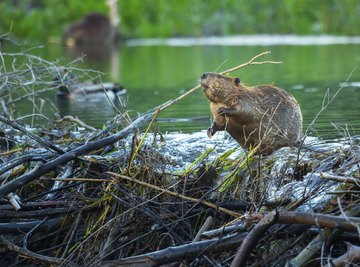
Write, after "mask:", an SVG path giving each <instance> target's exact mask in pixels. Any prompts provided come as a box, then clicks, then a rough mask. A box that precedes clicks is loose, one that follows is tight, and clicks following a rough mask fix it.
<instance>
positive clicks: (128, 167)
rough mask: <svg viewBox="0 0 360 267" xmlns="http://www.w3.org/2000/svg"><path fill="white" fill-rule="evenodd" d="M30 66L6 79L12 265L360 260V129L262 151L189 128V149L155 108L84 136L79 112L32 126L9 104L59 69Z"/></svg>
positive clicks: (6, 194) (4, 133)
mask: <svg viewBox="0 0 360 267" xmlns="http://www.w3.org/2000/svg"><path fill="white" fill-rule="evenodd" d="M44 64H47V63H46V62H45V63H44V62H41V65H42V66H44ZM22 66H27V67H28V68H27V70H26V69H24V68H21V69H19V70H18V71H19V73H21V75H20V76H21V77H23V78H22V79H19V80H17V81H16V82H17V83H18V84H17V85H16V84H15V85H13V84H12V83H9V81H10V79H11V75H12V74H14V75H15V73H13V72H11V73H9V72H6V71H4V69H3V71H2V73H1V78H0V81H1V85H0V86H1V89H2V91H1V92H2V96H3V97H2V100H1V101H2V106H3V110H4V112H3V115H1V116H0V121H1V129H2V130H1V133H0V134H1V137H0V138H1V140H0V142H1V143H0V145H1V152H0V153H1V154H0V182H1V186H0V200H1V203H0V244H1V245H0V254H1V259H0V265H4V266H10V265H17V264H19V265H25V264H34V263H40V264H43V265H51V264H55V265H60V266H158V265H164V264H172V265H171V266H180V265H183V266H213V265H221V266H230V265H231V266H273V265H274V266H281V265H286V264H287V265H288V266H319V265H320V264H323V265H326V264H327V265H328V266H343V264H344V262H353V263H355V262H359V261H360V249H359V247H358V245H359V242H360V241H359V235H360V228H359V223H360V218H359V215H360V205H359V200H360V199H359V182H360V179H359V178H360V177H359V169H360V164H359V162H360V153H359V152H360V146H359V140H358V139H356V138H351V137H349V138H347V139H344V140H342V141H341V142H337V143H335V142H332V143H330V142H320V141H319V140H316V144H311V143H309V142H308V143H306V145H304V147H303V148H301V149H295V148H294V149H289V148H283V149H280V150H279V151H277V152H275V153H273V154H272V155H270V156H268V157H261V156H256V155H254V154H253V151H250V152H248V153H245V152H244V151H241V150H240V149H238V148H237V145H234V143H232V142H231V141H230V140H227V139H226V140H224V138H223V137H218V139H215V140H212V141H211V142H210V141H208V140H206V139H205V133H204V135H203V136H204V137H201V136H202V135H198V136H196V137H194V136H191V135H190V136H185V137H184V138H183V139H182V141H181V142H184V143H187V144H188V143H190V139H191V138H192V140H193V141H192V142H193V143H192V146H193V147H195V146H198V149H197V150H196V151H195V153H194V154H191V155H190V156H189V153H190V151H189V150H185V147H184V146H182V145H181V143H180V144H179V140H178V139H177V140H176V139H175V140H173V141H171V139H169V138H168V137H169V136H162V135H161V134H160V133H157V132H152V130H151V129H150V126H151V121H152V119H154V118H155V117H156V113H152V114H150V113H149V114H145V115H143V116H141V117H139V118H137V119H136V120H134V121H133V122H130V123H129V124H125V123H124V120H119V119H118V118H114V120H113V121H112V122H109V123H108V125H107V127H106V128H105V129H103V130H96V129H93V130H87V131H83V132H82V133H80V134H79V133H78V129H79V128H81V125H79V123H80V122H79V121H78V120H71V121H67V120H64V119H62V118H58V119H57V120H55V121H51V124H50V125H51V127H50V128H48V129H45V128H44V127H43V128H42V129H39V128H35V130H34V129H30V128H28V127H26V126H25V125H24V123H20V122H18V121H17V120H15V119H13V116H12V115H11V112H9V108H8V107H10V106H11V103H10V102H11V101H13V98H12V95H13V90H14V88H15V87H16V88H18V87H22V88H25V90H28V89H29V86H32V83H31V82H29V80H27V81H28V82H27V83H25V82H24V78H25V79H27V78H28V77H33V79H31V80H30V81H32V82H36V81H39V79H41V80H42V81H47V78H48V79H50V78H49V77H50V74H51V75H53V74H54V70H56V71H58V69H57V67H55V66H54V68H53V69H52V71H50V72H48V75H49V77H44V71H42V70H43V69H41V67H40V68H39V66H33V67H31V66H30V67H29V65H28V64H24V65H22ZM39 69H40V72H37V71H38V70H39ZM45 69H46V70H49V68H48V67H46V68H45ZM39 73H42V75H40V76H39ZM18 75H19V74H16V75H15V76H16V77H20V76H18ZM26 77H27V78H26ZM19 85H21V86H19ZM53 89H54V88H53ZM36 92H38V91H36ZM49 121H50V120H49ZM119 121H121V122H122V123H119ZM147 126H148V128H147V129H146V130H145V131H144V127H147ZM76 132H77V133H76ZM187 138H188V139H187ZM202 138H204V139H202ZM194 140H195V141H194ZM205 142H206V143H208V144H210V145H211V148H210V149H209V148H208V149H205V148H204V147H203V146H201V144H203V143H205ZM169 151H170V153H168V152H169ZM185 157H187V158H189V157H190V158H191V160H190V161H191V163H190V164H184V162H185V160H184V159H185ZM181 165H185V166H184V167H181ZM179 166H180V167H179Z"/></svg>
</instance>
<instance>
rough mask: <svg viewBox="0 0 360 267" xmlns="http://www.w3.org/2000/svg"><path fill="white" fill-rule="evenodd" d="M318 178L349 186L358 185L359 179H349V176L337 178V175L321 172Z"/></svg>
mask: <svg viewBox="0 0 360 267" xmlns="http://www.w3.org/2000/svg"><path fill="white" fill-rule="evenodd" d="M320 178H324V179H329V180H333V181H337V182H340V183H350V184H357V185H360V179H356V178H354V177H349V176H339V175H334V174H329V173H324V172H322V173H320Z"/></svg>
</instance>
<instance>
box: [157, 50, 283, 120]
mask: <svg viewBox="0 0 360 267" xmlns="http://www.w3.org/2000/svg"><path fill="white" fill-rule="evenodd" d="M270 53H271V52H270V51H266V52H263V53H261V54H259V55H257V56H255V57H253V58H252V59H250V60H249V61H248V62H246V63H243V64H241V65H239V66H236V67H234V68H231V69H228V70H225V71H223V72H220V74H222V75H229V73H230V72H233V71H236V70H238V69H241V68H243V67H246V66H250V65H261V64H281V63H282V62H281V61H261V62H256V61H255V60H256V59H258V58H259V57H262V56H265V55H268V54H270ZM200 87H201V85H200V84H198V85H196V86H195V87H194V88H192V89H190V90H189V91H187V92H185V93H183V94H182V95H180V96H178V97H177V98H175V99H174V100H172V101H169V102H167V103H166V104H164V105H162V106H160V107H159V108H158V109H157V111H155V112H161V111H163V110H165V109H167V108H168V107H170V106H172V105H174V104H175V103H177V102H178V101H180V100H181V99H183V98H184V97H186V96H188V95H190V94H192V93H193V92H195V91H196V90H197V89H199V88H200ZM155 112H154V113H153V114H155Z"/></svg>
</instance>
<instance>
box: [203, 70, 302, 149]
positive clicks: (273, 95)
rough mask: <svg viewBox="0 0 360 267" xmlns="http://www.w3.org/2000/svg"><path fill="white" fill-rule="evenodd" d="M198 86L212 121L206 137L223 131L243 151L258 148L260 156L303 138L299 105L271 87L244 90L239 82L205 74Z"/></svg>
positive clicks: (243, 86)
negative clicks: (206, 103)
mask: <svg viewBox="0 0 360 267" xmlns="http://www.w3.org/2000/svg"><path fill="white" fill-rule="evenodd" d="M201 86H202V87H203V91H204V93H205V95H206V97H207V98H208V99H209V100H210V109H211V113H212V115H213V120H214V122H213V125H212V127H211V128H209V129H208V135H209V137H211V136H212V135H214V134H215V133H216V132H217V131H221V130H226V131H227V132H229V134H230V135H231V136H232V137H233V138H234V139H235V140H236V141H237V142H238V143H239V144H240V145H241V146H242V147H243V148H247V149H248V148H250V147H255V146H256V145H258V144H260V148H259V153H261V154H269V153H271V152H273V151H274V150H276V149H278V148H280V147H283V146H293V145H294V144H296V143H297V142H298V141H299V139H300V138H301V137H302V115H301V110H300V107H299V104H298V103H297V102H296V100H295V98H294V97H293V96H292V95H290V94H289V93H287V92H286V91H284V90H282V89H280V88H278V87H275V86H272V85H261V86H256V87H247V86H245V85H244V84H242V83H241V82H240V79H239V78H233V77H229V76H224V75H221V74H217V73H204V74H203V75H202V76H201Z"/></svg>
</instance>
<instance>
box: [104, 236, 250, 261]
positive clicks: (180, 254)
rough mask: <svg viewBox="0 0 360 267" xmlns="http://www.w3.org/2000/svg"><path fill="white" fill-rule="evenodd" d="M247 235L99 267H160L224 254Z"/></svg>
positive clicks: (193, 244)
mask: <svg viewBox="0 0 360 267" xmlns="http://www.w3.org/2000/svg"><path fill="white" fill-rule="evenodd" d="M246 235H247V233H242V234H235V235H231V236H227V237H224V238H214V239H211V240H205V241H199V242H193V243H190V244H186V245H181V246H176V247H169V248H165V249H162V250H159V251H156V252H151V253H147V254H143V255H138V256H133V257H129V258H123V259H121V260H111V261H105V262H102V263H101V265H99V266H104V267H112V266H114V267H115V266H129V267H131V266H133V267H135V266H159V265H163V264H167V263H171V262H177V261H183V260H186V259H193V258H195V257H197V256H199V255H201V254H207V253H210V252H222V251H228V250H230V249H233V248H236V247H237V246H239V244H241V242H242V241H243V240H244V238H245V236H246Z"/></svg>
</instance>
